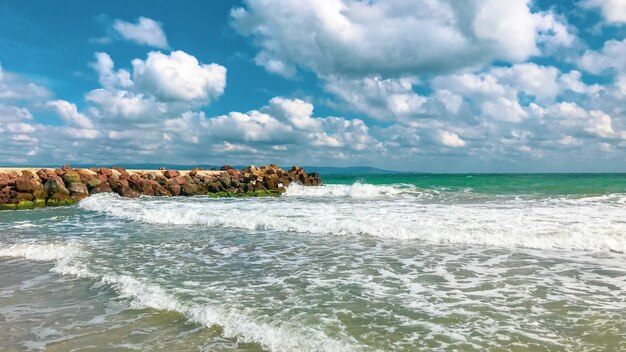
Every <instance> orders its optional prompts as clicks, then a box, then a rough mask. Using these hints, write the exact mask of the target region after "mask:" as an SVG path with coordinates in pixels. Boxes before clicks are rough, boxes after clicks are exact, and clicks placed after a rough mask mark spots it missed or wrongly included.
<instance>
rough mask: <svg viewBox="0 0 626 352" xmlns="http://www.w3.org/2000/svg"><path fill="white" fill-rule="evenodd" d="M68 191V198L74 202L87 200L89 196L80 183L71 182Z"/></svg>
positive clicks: (83, 185) (85, 187)
mask: <svg viewBox="0 0 626 352" xmlns="http://www.w3.org/2000/svg"><path fill="white" fill-rule="evenodd" d="M68 190H69V191H70V197H72V198H73V199H75V200H81V199H85V198H87V196H89V191H88V190H87V186H86V185H85V184H84V183H81V182H72V183H70V186H69V187H68Z"/></svg>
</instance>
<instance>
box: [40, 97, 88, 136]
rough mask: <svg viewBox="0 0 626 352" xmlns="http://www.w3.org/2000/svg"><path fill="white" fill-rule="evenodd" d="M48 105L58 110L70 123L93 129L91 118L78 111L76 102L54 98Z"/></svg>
mask: <svg viewBox="0 0 626 352" xmlns="http://www.w3.org/2000/svg"><path fill="white" fill-rule="evenodd" d="M46 105H47V106H49V107H51V108H53V109H54V110H56V112H57V113H58V114H59V116H61V118H62V119H63V120H65V121H66V122H67V123H69V124H72V125H76V126H78V127H81V128H85V129H91V128H93V127H94V125H93V122H92V121H91V119H89V118H88V117H87V116H85V115H84V114H82V113H80V112H78V109H77V108H76V105H75V104H72V103H70V102H68V101H65V100H53V101H49V102H48V103H47V104H46Z"/></svg>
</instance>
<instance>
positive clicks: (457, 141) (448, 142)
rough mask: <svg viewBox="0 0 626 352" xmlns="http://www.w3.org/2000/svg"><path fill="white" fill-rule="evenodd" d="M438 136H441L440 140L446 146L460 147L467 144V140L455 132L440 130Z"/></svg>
mask: <svg viewBox="0 0 626 352" xmlns="http://www.w3.org/2000/svg"><path fill="white" fill-rule="evenodd" d="M437 137H438V138H439V142H441V144H442V145H444V146H446V147H451V148H458V147H464V146H465V141H464V140H462V139H461V137H459V135H458V134H456V133H454V132H449V131H439V133H438V135H437Z"/></svg>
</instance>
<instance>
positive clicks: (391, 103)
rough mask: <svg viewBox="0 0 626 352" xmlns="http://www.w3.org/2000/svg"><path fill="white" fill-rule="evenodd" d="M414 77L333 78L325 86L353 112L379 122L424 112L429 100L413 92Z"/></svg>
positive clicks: (342, 104) (341, 104) (341, 103)
mask: <svg viewBox="0 0 626 352" xmlns="http://www.w3.org/2000/svg"><path fill="white" fill-rule="evenodd" d="M416 82H417V80H416V79H415V78H409V77H406V78H400V79H383V78H381V77H380V76H377V75H372V76H368V77H365V78H362V79H353V78H343V77H338V76H335V77H332V78H329V79H328V80H327V81H326V83H325V86H324V89H325V90H326V91H327V92H330V93H332V94H334V95H335V96H336V97H337V98H339V99H340V103H339V104H335V105H340V107H341V106H344V107H347V108H348V109H350V110H352V111H357V112H361V113H365V114H366V115H367V116H369V117H372V118H376V119H379V120H396V119H398V118H404V117H407V116H412V115H414V114H416V113H419V112H421V111H422V110H421V107H422V105H423V104H424V103H425V102H426V98H425V97H422V96H420V95H419V94H417V93H415V92H414V91H413V84H414V83H416Z"/></svg>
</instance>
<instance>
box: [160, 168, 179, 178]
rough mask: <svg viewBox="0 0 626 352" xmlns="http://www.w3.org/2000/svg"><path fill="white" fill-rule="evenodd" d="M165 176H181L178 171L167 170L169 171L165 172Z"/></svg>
mask: <svg viewBox="0 0 626 352" xmlns="http://www.w3.org/2000/svg"><path fill="white" fill-rule="evenodd" d="M163 176H165V177H167V178H173V177H178V176H180V172H178V171H176V170H167V171H164V172H163Z"/></svg>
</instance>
